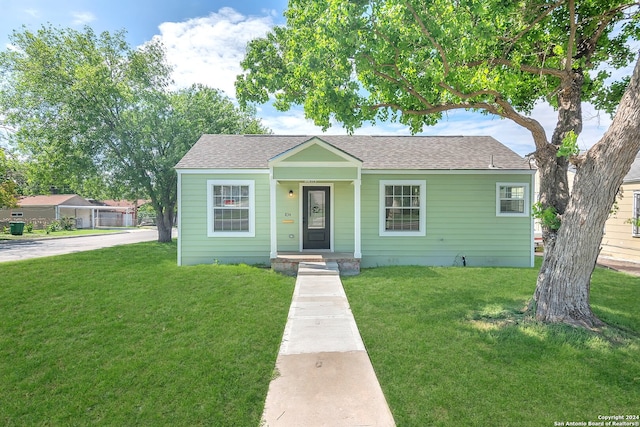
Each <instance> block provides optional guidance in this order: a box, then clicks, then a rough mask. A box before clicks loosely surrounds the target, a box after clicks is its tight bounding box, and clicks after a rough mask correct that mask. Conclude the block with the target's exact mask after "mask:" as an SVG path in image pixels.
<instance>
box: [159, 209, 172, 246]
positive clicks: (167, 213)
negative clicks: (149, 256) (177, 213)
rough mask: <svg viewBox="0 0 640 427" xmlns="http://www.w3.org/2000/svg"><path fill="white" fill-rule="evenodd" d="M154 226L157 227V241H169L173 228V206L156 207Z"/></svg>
mask: <svg viewBox="0 0 640 427" xmlns="http://www.w3.org/2000/svg"><path fill="white" fill-rule="evenodd" d="M156 226H157V227H158V242H160V243H170V242H171V230H172V229H173V207H172V206H171V207H165V208H164V209H156Z"/></svg>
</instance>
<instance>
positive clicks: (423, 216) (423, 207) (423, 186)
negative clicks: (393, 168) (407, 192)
mask: <svg viewBox="0 0 640 427" xmlns="http://www.w3.org/2000/svg"><path fill="white" fill-rule="evenodd" d="M388 185H413V186H416V185H419V186H420V206H419V208H420V229H419V230H418V231H398V230H394V231H387V230H386V227H385V225H386V215H385V212H386V206H385V199H386V194H385V187H386V186H388ZM378 188H379V199H378V215H379V219H380V222H379V230H378V234H379V236H381V237H386V236H402V237H414V236H426V234H427V227H426V222H427V182H426V181H424V180H406V179H397V180H396V179H392V180H388V179H381V180H380V181H379V183H378Z"/></svg>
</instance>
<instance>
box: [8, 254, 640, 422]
mask: <svg viewBox="0 0 640 427" xmlns="http://www.w3.org/2000/svg"><path fill="white" fill-rule="evenodd" d="M175 259H176V246H175V244H174V245H166V244H158V243H155V242H154V243H142V244H136V245H128V246H119V247H114V248H108V249H103V250H99V251H92V252H84V253H77V254H71V255H63V256H57V257H50V258H42V259H35V260H28V261H20V262H9V263H0V277H2V280H1V282H0V384H1V386H0V424H2V425H8V426H13V425H20V426H22V425H29V426H31V425H87V424H106V425H142V426H144V425H148V426H156V425H172V426H173V425H175V426H178V425H189V426H191V425H216V426H232V425H233V426H236V425H237V426H258V425H259V423H260V416H261V414H262V409H263V405H264V400H265V397H266V393H267V389H268V384H269V381H270V379H271V378H272V375H273V368H274V366H275V359H276V356H277V352H278V347H279V345H280V340H281V337H282V333H283V330H284V325H285V322H286V317H287V311H288V307H289V304H290V301H291V294H292V292H293V284H294V281H293V279H292V278H288V277H284V276H281V275H278V274H275V273H272V272H271V271H268V270H265V269H260V268H255V267H249V266H222V265H201V266H194V267H177V266H176V262H175ZM536 274H537V271H536V269H507V268H505V269H500V268H427V267H388V268H377V269H369V270H363V272H362V274H361V275H360V276H356V277H350V278H343V283H344V285H345V289H346V291H347V294H348V296H349V301H350V304H351V307H352V310H353V312H354V315H355V317H356V320H357V322H358V326H359V329H360V332H361V334H362V336H363V339H364V341H365V344H366V346H367V349H368V351H369V355H370V357H371V359H372V362H373V364H374V368H375V369H376V372H377V375H378V378H379V380H380V383H381V385H382V387H383V390H384V392H385V395H386V397H387V400H388V402H389V404H390V407H391V410H392V412H393V414H394V417H395V420H396V423H397V425H398V426H401V427H402V426H489V425H490V426H514V425H518V426H552V425H554V423H555V422H558V423H561V422H567V421H572V422H585V423H586V422H588V421H598V418H597V417H598V415H620V414H623V415H632V414H638V412H640V406H639V404H638V402H640V357H639V356H638V355H639V354H640V312H639V311H638V301H640V278H636V277H632V276H627V275H624V274H619V273H615V272H611V271H606V270H597V271H596V272H595V273H594V276H593V284H592V306H593V308H594V311H595V312H596V313H597V314H598V315H599V316H600V317H601V318H602V319H603V320H605V321H607V322H608V323H609V324H611V325H615V328H613V327H612V328H608V329H605V330H603V331H602V332H601V333H599V334H596V333H592V332H587V331H584V330H579V329H574V328H571V327H564V326H545V325H541V324H537V323H535V322H532V321H531V320H528V319H526V318H525V317H524V315H523V314H522V313H521V311H520V310H521V308H522V307H523V306H524V305H525V303H526V302H527V300H528V299H529V298H530V296H531V295H532V293H533V289H534V286H535V278H536Z"/></svg>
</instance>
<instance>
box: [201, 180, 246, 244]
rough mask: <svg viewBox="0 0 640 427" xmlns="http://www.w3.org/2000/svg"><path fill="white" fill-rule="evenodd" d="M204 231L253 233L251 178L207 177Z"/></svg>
mask: <svg viewBox="0 0 640 427" xmlns="http://www.w3.org/2000/svg"><path fill="white" fill-rule="evenodd" d="M207 219H208V220H207V227H208V230H207V231H208V232H207V235H208V236H209V237H253V236H255V189H254V181H248V180H229V181H218V180H209V181H207Z"/></svg>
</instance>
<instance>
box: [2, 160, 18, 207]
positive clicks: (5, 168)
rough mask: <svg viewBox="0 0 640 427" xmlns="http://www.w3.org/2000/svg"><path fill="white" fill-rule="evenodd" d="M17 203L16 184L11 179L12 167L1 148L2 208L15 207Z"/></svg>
mask: <svg viewBox="0 0 640 427" xmlns="http://www.w3.org/2000/svg"><path fill="white" fill-rule="evenodd" d="M17 202H18V198H17V194H16V183H15V181H14V180H13V178H12V177H11V165H10V164H9V160H8V159H7V156H6V154H5V150H4V149H2V148H0V208H5V207H7V208H12V207H15V206H16V204H17Z"/></svg>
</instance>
